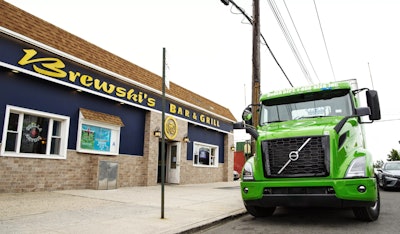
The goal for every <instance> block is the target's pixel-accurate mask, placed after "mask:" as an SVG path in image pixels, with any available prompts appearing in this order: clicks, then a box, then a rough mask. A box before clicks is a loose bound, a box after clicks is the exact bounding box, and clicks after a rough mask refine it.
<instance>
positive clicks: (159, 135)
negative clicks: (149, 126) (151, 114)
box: [153, 128, 161, 137]
mask: <svg viewBox="0 0 400 234" xmlns="http://www.w3.org/2000/svg"><path fill="white" fill-rule="evenodd" d="M153 135H154V136H155V137H161V131H160V129H159V128H156V130H154V132H153Z"/></svg>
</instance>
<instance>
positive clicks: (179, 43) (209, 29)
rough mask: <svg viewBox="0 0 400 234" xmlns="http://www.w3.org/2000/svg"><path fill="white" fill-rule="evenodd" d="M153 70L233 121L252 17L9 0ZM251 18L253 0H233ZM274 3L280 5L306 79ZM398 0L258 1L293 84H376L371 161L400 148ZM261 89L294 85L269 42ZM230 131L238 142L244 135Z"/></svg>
mask: <svg viewBox="0 0 400 234" xmlns="http://www.w3.org/2000/svg"><path fill="white" fill-rule="evenodd" d="M7 2H9V3H11V4H13V5H15V6H17V7H19V8H21V9H23V10H25V11H27V12H29V13H31V14H33V15H35V16H37V17H39V18H42V19H44V20H46V21H48V22H50V23H52V24H54V25H56V26H58V27H60V28H62V29H64V30H66V31H68V32H70V33H72V34H75V35H77V36H79V37H81V38H83V39H85V40H87V41H89V42H91V43H93V44H95V45H97V46H99V47H101V48H103V49H106V50H108V51H110V52H112V53H114V54H115V55H118V56H120V57H122V58H124V59H126V60H128V61H130V62H132V63H134V64H136V65H138V66H140V67H143V68H145V69H147V70H149V71H151V72H153V73H155V74H158V75H160V76H161V74H162V49H163V48H166V51H167V54H168V55H167V56H168V61H169V62H168V65H169V68H170V71H169V73H168V78H169V80H170V81H171V82H174V83H176V84H178V85H180V86H182V87H184V88H186V89H189V90H191V91H192V92H195V93H198V94H200V95H202V96H204V97H206V98H207V99H210V100H212V101H214V102H216V103H218V104H220V105H222V106H225V107H227V108H229V109H230V111H231V112H232V114H233V115H234V116H235V117H236V119H237V120H238V121H239V120H240V119H241V113H242V110H243V109H244V108H245V106H246V105H248V104H250V101H251V95H252V90H251V83H252V82H251V81H252V65H251V64H252V41H253V40H252V26H251V25H250V24H249V23H248V22H247V20H246V18H245V17H243V15H241V14H240V12H239V11H238V10H237V9H235V7H233V6H232V4H230V5H229V6H225V5H224V4H222V3H221V1H220V0H168V1H167V0H141V1H139V0H130V1H126V0H113V1H105V0H96V1H95V0H84V1H82V0H68V1H67V0H30V1H21V0H7ZM234 2H235V3H236V4H237V5H239V6H240V7H241V8H242V9H243V10H244V11H245V12H246V13H247V14H248V15H249V16H250V17H251V16H252V2H253V1H251V0H234ZM270 3H273V4H274V5H276V6H277V9H278V10H279V12H280V15H281V17H282V18H283V21H284V24H285V25H286V27H287V31H288V32H289V33H290V35H291V38H292V39H291V40H292V41H293V42H294V44H295V45H296V48H297V51H298V54H300V56H301V58H302V61H303V63H304V64H305V67H306V70H307V71H308V74H309V77H310V78H309V79H307V78H306V75H304V72H303V70H302V69H301V68H300V66H299V62H298V61H297V60H296V58H295V56H294V54H293V49H291V47H290V46H289V44H288V42H287V40H286V39H285V35H284V34H283V31H282V30H281V28H280V26H279V24H278V21H277V19H276V17H275V16H274V14H273V11H272V9H271V7H270ZM399 11H400V1H397V0H275V1H272V0H271V1H268V0H260V28H261V34H262V35H263V36H264V37H265V39H266V41H267V43H268V46H269V47H270V48H271V50H272V52H273V54H274V56H275V57H276V59H277V61H278V62H279V64H280V66H281V67H282V69H283V70H284V72H285V74H286V76H287V77H288V79H289V80H290V81H291V83H292V84H293V85H294V86H304V85H310V84H311V83H320V82H322V83H326V82H331V81H339V80H348V79H357V81H358V86H359V87H360V88H363V87H366V88H370V89H375V90H377V91H378V95H379V99H380V106H381V114H382V119H381V120H380V121H375V122H374V123H373V124H366V125H365V132H366V136H367V139H366V141H367V147H368V148H369V150H370V151H371V153H372V155H373V159H374V161H376V160H383V161H385V160H386V159H387V155H388V154H389V153H390V151H391V150H392V149H396V150H400V142H399V141H400V136H399V133H398V130H399V129H400V108H399V105H398V101H397V100H398V98H397V97H396V95H394V94H397V92H398V86H399V84H400V82H399V70H398V67H399V65H400V62H399V55H400V43H399V42H400V33H399V31H398V22H400V14H398V12H399ZM260 53H261V56H260V57H261V58H260V61H261V62H260V70H261V81H260V83H261V92H262V93H265V92H270V91H273V90H279V89H286V88H290V87H291V86H290V84H289V82H288V80H287V78H286V77H285V75H284V74H283V72H282V71H281V69H280V68H279V66H278V65H277V64H276V62H275V61H274V59H273V57H272V56H271V53H270V52H269V51H268V49H267V46H266V45H264V44H262V45H261V47H260ZM249 138H250V137H249V136H248V135H247V134H244V133H243V131H235V141H243V140H246V139H249Z"/></svg>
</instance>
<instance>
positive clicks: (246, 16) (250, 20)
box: [222, 0, 293, 87]
mask: <svg viewBox="0 0 400 234" xmlns="http://www.w3.org/2000/svg"><path fill="white" fill-rule="evenodd" d="M222 2H223V3H224V4H225V5H227V4H226V3H229V2H230V3H232V5H233V6H234V7H235V8H236V9H238V10H239V11H240V13H241V14H242V15H244V17H245V18H246V19H247V21H249V23H250V25H253V20H252V19H251V18H250V17H249V16H248V15H247V13H246V12H245V11H244V10H243V9H242V8H241V7H239V6H238V5H237V4H236V3H235V2H234V1H233V0H224V1H222ZM231 13H232V14H236V13H234V12H232V8H231ZM260 36H261V38H262V39H263V41H264V45H265V46H266V47H267V49H268V51H269V53H270V54H271V56H272V58H273V59H274V61H275V63H276V64H277V65H278V67H279V68H280V70H281V71H282V73H283V75H284V76H285V78H286V80H287V81H288V82H289V84H290V86H292V87H293V84H292V82H291V81H290V79H289V77H288V76H287V75H286V73H285V71H284V70H283V68H282V66H281V65H280V64H279V62H278V60H277V59H276V57H275V55H274V53H273V52H272V50H271V48H270V47H269V45H268V43H267V41H266V40H265V37H264V35H262V33H260Z"/></svg>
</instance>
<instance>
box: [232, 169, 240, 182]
mask: <svg viewBox="0 0 400 234" xmlns="http://www.w3.org/2000/svg"><path fill="white" fill-rule="evenodd" d="M238 179H240V174H239V172H237V171H233V180H238Z"/></svg>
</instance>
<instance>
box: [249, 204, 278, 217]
mask: <svg viewBox="0 0 400 234" xmlns="http://www.w3.org/2000/svg"><path fill="white" fill-rule="evenodd" d="M245 207H246V210H247V212H249V214H251V215H252V216H254V217H267V216H271V215H272V214H273V213H274V212H275V209H276V207H259V206H246V205H245Z"/></svg>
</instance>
